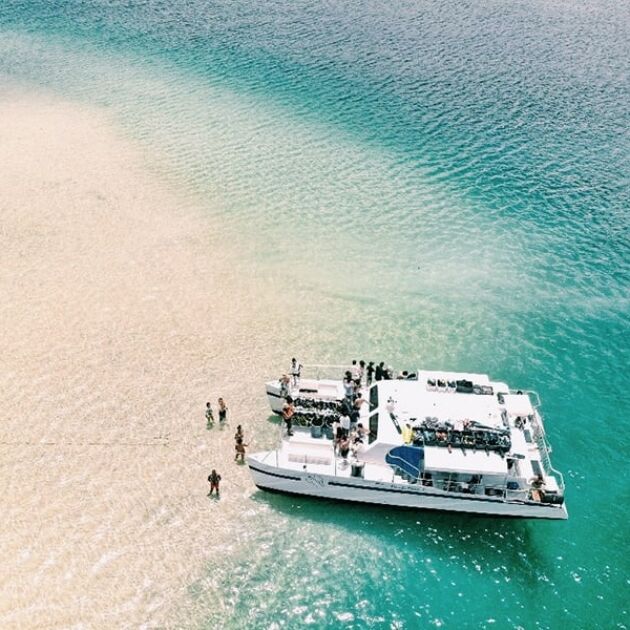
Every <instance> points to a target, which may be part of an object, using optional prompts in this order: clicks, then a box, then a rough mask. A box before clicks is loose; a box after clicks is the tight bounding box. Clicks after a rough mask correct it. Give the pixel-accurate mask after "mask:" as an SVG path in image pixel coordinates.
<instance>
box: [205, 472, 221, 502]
mask: <svg viewBox="0 0 630 630" xmlns="http://www.w3.org/2000/svg"><path fill="white" fill-rule="evenodd" d="M220 481H221V475H219V473H217V471H216V470H215V469H214V468H213V469H212V472H211V473H210V474H209V475H208V483H209V484H210V492H208V496H209V497H211V496H212V493H213V492H214V491H215V490H216V492H217V497H218V496H219V482H220Z"/></svg>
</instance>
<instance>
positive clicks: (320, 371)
mask: <svg viewBox="0 0 630 630" xmlns="http://www.w3.org/2000/svg"><path fill="white" fill-rule="evenodd" d="M351 367H352V366H350V365H327V364H324V363H308V364H305V365H302V378H304V377H305V375H304V372H306V371H308V373H309V374H310V373H311V371H312V373H313V374H314V378H316V379H317V380H319V379H321V378H334V380H338V381H340V380H341V379H342V378H343V374H344V372H346V371H347V370H349V369H351ZM333 375H334V376H333ZM307 378H309V377H308V376H307ZM310 378H313V377H310Z"/></svg>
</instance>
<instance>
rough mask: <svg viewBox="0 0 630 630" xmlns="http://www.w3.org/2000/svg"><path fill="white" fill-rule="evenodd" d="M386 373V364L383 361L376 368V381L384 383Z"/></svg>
mask: <svg viewBox="0 0 630 630" xmlns="http://www.w3.org/2000/svg"><path fill="white" fill-rule="evenodd" d="M384 371H385V363H384V362H383V361H381V362H380V363H379V364H378V365H377V366H376V375H375V377H374V378H375V379H376V380H377V381H382V380H383V372H384Z"/></svg>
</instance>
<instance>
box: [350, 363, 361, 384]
mask: <svg viewBox="0 0 630 630" xmlns="http://www.w3.org/2000/svg"><path fill="white" fill-rule="evenodd" d="M350 374H352V380H353V381H356V380H357V379H358V378H359V377H360V372H359V366H358V364H357V360H356V359H352V367H351V368H350Z"/></svg>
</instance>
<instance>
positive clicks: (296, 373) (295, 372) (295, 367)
mask: <svg viewBox="0 0 630 630" xmlns="http://www.w3.org/2000/svg"><path fill="white" fill-rule="evenodd" d="M301 372H302V364H301V363H299V362H298V360H297V359H296V358H295V357H293V358H292V359H291V376H292V377H293V387H297V385H298V381H299V380H300V374H301Z"/></svg>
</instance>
